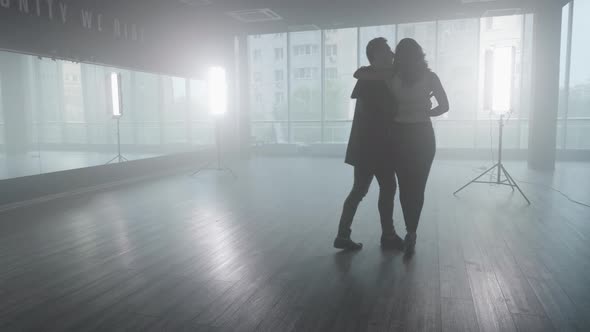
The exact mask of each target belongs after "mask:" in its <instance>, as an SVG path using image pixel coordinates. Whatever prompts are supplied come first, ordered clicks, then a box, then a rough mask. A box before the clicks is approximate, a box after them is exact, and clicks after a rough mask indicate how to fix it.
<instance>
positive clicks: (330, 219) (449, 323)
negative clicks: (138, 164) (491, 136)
mask: <svg viewBox="0 0 590 332" xmlns="http://www.w3.org/2000/svg"><path fill="white" fill-rule="evenodd" d="M485 165H486V162H450V161H437V162H436V163H435V165H434V167H433V173H432V175H431V178H430V182H429V185H428V192H427V201H426V205H425V208H424V211H423V217H422V220H421V223H420V226H419V228H418V243H417V247H416V253H415V255H414V256H413V257H404V255H403V254H402V253H399V252H396V251H382V250H381V249H380V247H379V236H380V227H379V221H378V213H377V200H376V198H377V190H376V189H377V188H376V183H375V186H374V187H373V188H371V191H370V193H369V195H368V196H367V197H366V199H365V200H364V201H363V202H362V204H361V207H360V208H359V211H358V214H357V218H356V220H355V223H354V225H353V237H354V238H355V239H357V240H359V241H362V242H363V243H364V244H365V246H364V248H363V250H362V251H360V252H356V253H343V252H339V251H337V250H335V249H333V248H332V247H331V246H332V240H333V237H334V235H335V231H336V226H337V222H338V218H339V215H340V210H341V206H342V202H343V199H344V198H345V196H346V194H347V192H348V190H349V189H350V187H351V182H352V179H351V176H352V169H351V168H349V167H348V166H345V165H344V164H343V163H342V161H341V160H340V159H253V160H251V161H249V162H244V163H243V164H240V165H235V168H234V169H235V171H236V173H237V174H238V179H237V180H234V179H232V177H231V176H229V175H227V174H223V173H215V172H209V171H207V172H204V173H202V174H200V175H199V176H197V177H190V176H189V175H188V174H179V175H178V176H174V177H169V178H164V179H158V180H154V181H150V182H144V183H138V184H134V185H130V186H124V187H118V188H114V189H111V190H106V191H102V192H95V193H89V194H84V195H80V196H76V197H69V198H64V199H60V200H54V201H50V202H46V203H42V204H38V205H35V206H28V207H26V208H20V209H17V210H10V211H5V212H3V213H1V214H0V220H1V221H0V331H69V330H71V331H134V330H137V331H273V332H275V331H276V332H282V331H556V330H559V331H590V242H589V240H590V209H589V208H586V207H582V206H579V205H576V204H574V203H572V202H570V201H568V200H567V199H566V198H565V197H564V196H562V195H561V194H559V193H557V192H555V191H552V190H550V189H548V188H547V187H546V185H551V186H555V187H557V189H560V190H562V191H564V192H565V193H567V194H570V195H571V196H572V198H573V199H578V200H583V201H585V202H586V203H588V202H590V164H588V163H587V164H582V163H571V164H560V165H558V169H557V171H556V172H555V174H553V175H550V174H549V175H548V174H543V173H538V172H532V171H529V170H527V169H526V165H525V164H524V163H509V164H508V165H507V168H508V169H509V170H510V171H512V173H513V174H512V175H513V176H514V177H515V178H517V179H519V180H522V181H527V182H536V183H538V184H530V183H522V187H523V189H524V190H525V191H526V193H527V194H528V195H529V198H530V199H531V201H532V203H533V204H532V206H530V207H529V206H527V205H526V204H525V202H524V200H523V199H522V198H521V197H520V196H519V195H518V194H517V193H516V192H515V193H511V191H510V189H509V188H504V187H501V188H499V187H494V186H488V185H483V184H479V185H477V184H476V185H473V186H470V187H468V188H467V189H466V190H465V191H464V192H462V193H461V194H460V195H459V196H458V197H454V196H453V195H452V194H451V193H452V192H453V191H454V189H456V188H458V187H459V186H460V185H462V184H463V182H466V181H467V180H469V179H470V178H471V177H472V176H474V175H476V174H477V173H478V172H479V171H480V169H479V167H480V166H485ZM395 218H396V220H395V224H396V228H397V229H398V231H399V232H400V233H401V235H402V236H403V235H404V234H405V230H404V228H403V219H402V217H401V211H400V209H399V204H398V203H397V202H396V212H395Z"/></svg>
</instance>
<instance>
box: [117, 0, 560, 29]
mask: <svg viewBox="0 0 590 332" xmlns="http://www.w3.org/2000/svg"><path fill="white" fill-rule="evenodd" d="M127 1H128V2H130V3H131V2H134V1H135V2H137V1H141V2H142V3H145V2H146V1H145V0H127ZM148 2H151V3H153V4H154V8H156V7H157V6H159V8H160V10H163V11H165V10H166V8H168V10H170V11H178V10H179V11H181V12H182V16H183V17H184V18H185V19H186V20H187V21H188V22H191V25H193V26H194V27H196V29H197V30H198V31H201V32H206V33H215V32H224V33H231V34H239V33H271V32H285V31H294V30H301V29H306V27H302V26H308V27H307V29H309V28H310V27H309V26H312V27H313V26H315V27H318V28H321V29H330V28H344V27H355V26H371V25H380V24H392V23H404V22H420V21H432V20H436V19H455V18H457V19H458V18H466V17H481V16H491V15H506V14H514V13H525V12H532V11H534V10H535V8H536V7H538V6H542V5H544V4H546V3H547V2H553V3H556V2H561V3H565V2H566V0H364V1H361V0H158V1H156V0H149V1H148ZM260 9H270V10H271V11H272V12H273V13H275V14H276V15H278V16H279V17H280V19H278V20H272V21H266V22H249V23H245V22H241V21H240V20H238V19H235V18H234V17H232V16H231V15H230V14H229V13H231V12H236V11H244V10H260ZM257 15H259V14H256V13H251V14H249V17H253V16H257Z"/></svg>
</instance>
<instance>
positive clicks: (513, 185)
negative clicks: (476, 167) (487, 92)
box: [453, 114, 531, 205]
mask: <svg viewBox="0 0 590 332" xmlns="http://www.w3.org/2000/svg"><path fill="white" fill-rule="evenodd" d="M498 123H499V131H500V134H499V136H498V162H497V163H496V164H495V165H494V166H492V167H490V168H489V169H488V170H487V171H485V172H483V173H481V174H480V175H479V176H477V177H476V178H475V179H473V180H471V181H469V182H468V183H467V184H466V185H464V186H463V187H461V188H459V189H458V190H457V191H455V192H454V193H453V195H456V194H457V193H458V192H459V191H461V190H463V189H464V188H465V187H467V186H468V185H470V184H472V183H492V184H500V185H505V186H510V187H511V188H512V191H514V188H516V189H518V191H519V192H520V194H521V195H522V197H524V199H525V200H526V201H527V203H528V204H529V205H530V204H531V201H529V199H528V198H527V197H526V195H525V194H524V193H523V192H522V190H521V189H520V187H519V186H518V184H516V181H514V179H513V178H512V176H511V175H510V173H508V171H507V170H506V168H505V167H504V164H502V134H503V128H504V114H502V115H500V119H499V120H498ZM496 168H497V176H496V181H478V180H479V179H480V178H481V177H483V176H484V175H486V174H487V173H489V172H491V171H492V170H493V169H496ZM502 174H504V178H505V179H502Z"/></svg>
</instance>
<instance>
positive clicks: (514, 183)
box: [500, 165, 531, 205]
mask: <svg viewBox="0 0 590 332" xmlns="http://www.w3.org/2000/svg"><path fill="white" fill-rule="evenodd" d="M500 167H502V171H503V172H504V175H505V176H506V178H507V179H508V180H509V181H510V183H511V187H516V189H518V192H520V194H521V195H522V197H524V199H525V200H526V202H527V203H528V205H531V201H529V199H528V198H527V197H526V195H525V194H524V193H523V192H522V190H521V189H520V187H519V186H518V184H517V183H516V181H514V179H513V178H512V175H510V173H508V171H507V170H506V168H504V165H500ZM513 190H514V189H513Z"/></svg>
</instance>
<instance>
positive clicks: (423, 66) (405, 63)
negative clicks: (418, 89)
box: [393, 38, 430, 85]
mask: <svg viewBox="0 0 590 332" xmlns="http://www.w3.org/2000/svg"><path fill="white" fill-rule="evenodd" d="M425 57H426V55H425V54H424V51H422V47H421V46H420V44H418V42H417V41H415V40H414V39H412V38H404V39H402V40H400V42H399V43H398V44H397V46H396V47H395V58H394V60H393V68H394V71H395V73H396V74H397V75H399V77H400V79H401V80H402V82H403V83H404V84H405V85H413V84H414V83H416V82H417V81H419V80H420V79H421V78H422V77H424V74H426V73H427V72H429V71H430V68H428V62H426V59H425Z"/></svg>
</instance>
